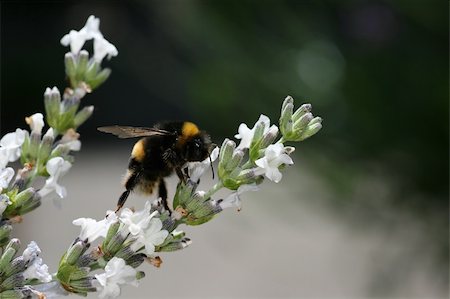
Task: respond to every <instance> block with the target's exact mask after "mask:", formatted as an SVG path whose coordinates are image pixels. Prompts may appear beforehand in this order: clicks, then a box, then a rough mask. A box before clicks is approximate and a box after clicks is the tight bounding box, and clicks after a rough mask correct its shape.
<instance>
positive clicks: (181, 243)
mask: <svg viewBox="0 0 450 299" xmlns="http://www.w3.org/2000/svg"><path fill="white" fill-rule="evenodd" d="M191 244H192V241H191V239H189V238H183V239H182V240H178V241H174V242H171V243H169V244H167V245H164V246H162V247H160V250H159V251H161V252H172V251H177V250H181V249H184V248H186V247H188V246H189V245H191Z"/></svg>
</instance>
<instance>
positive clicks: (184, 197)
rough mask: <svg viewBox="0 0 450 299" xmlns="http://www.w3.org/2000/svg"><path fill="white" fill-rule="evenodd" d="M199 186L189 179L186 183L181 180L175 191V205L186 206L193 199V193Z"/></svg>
mask: <svg viewBox="0 0 450 299" xmlns="http://www.w3.org/2000/svg"><path fill="white" fill-rule="evenodd" d="M196 188H197V184H196V183H194V182H192V181H190V180H188V181H187V182H186V184H183V183H182V182H180V183H179V184H178V185H177V190H176V192H175V196H174V200H173V207H175V208H176V207H178V206H179V205H181V206H186V205H187V204H189V202H190V201H191V200H192V194H193V192H194V191H195V189H196Z"/></svg>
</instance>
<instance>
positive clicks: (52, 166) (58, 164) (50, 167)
mask: <svg viewBox="0 0 450 299" xmlns="http://www.w3.org/2000/svg"><path fill="white" fill-rule="evenodd" d="M70 167H72V165H71V164H70V163H69V162H67V161H65V160H64V159H63V158H61V157H55V158H52V159H50V160H48V162H47V164H46V168H47V172H48V174H49V175H50V177H49V178H48V179H47V180H46V181H45V186H44V187H43V188H42V189H41V190H39V195H40V196H42V197H44V196H47V195H49V194H50V193H52V192H53V191H55V192H56V194H58V196H59V197H60V198H64V197H66V195H67V191H66V188H65V187H63V186H61V185H59V183H58V180H59V179H60V177H62V176H63V175H65V174H66V173H67V172H68V171H69V169H70Z"/></svg>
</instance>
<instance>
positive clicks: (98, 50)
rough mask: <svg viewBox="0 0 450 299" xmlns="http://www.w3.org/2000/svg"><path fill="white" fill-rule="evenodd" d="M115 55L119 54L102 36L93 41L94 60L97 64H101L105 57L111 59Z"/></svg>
mask: <svg viewBox="0 0 450 299" xmlns="http://www.w3.org/2000/svg"><path fill="white" fill-rule="evenodd" d="M117 54H119V52H118V51H117V48H116V47H115V46H114V45H113V44H111V43H110V42H109V41H107V40H106V39H105V38H103V36H102V37H96V38H95V39H94V60H95V61H96V62H97V63H100V62H102V60H103V58H105V56H107V57H108V59H111V57H112V56H117Z"/></svg>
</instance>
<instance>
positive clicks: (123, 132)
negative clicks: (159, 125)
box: [97, 126, 173, 138]
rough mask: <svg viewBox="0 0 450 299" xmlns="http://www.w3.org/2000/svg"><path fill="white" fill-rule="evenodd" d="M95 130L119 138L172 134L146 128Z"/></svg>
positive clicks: (122, 127) (113, 127) (116, 127)
mask: <svg viewBox="0 0 450 299" xmlns="http://www.w3.org/2000/svg"><path fill="white" fill-rule="evenodd" d="M97 130H99V131H100V132H104V133H110V134H113V135H116V136H117V137H119V138H133V137H148V136H162V135H173V133H172V132H169V131H166V130H160V129H156V128H146V127H129V126H108V127H99V128H97Z"/></svg>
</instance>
